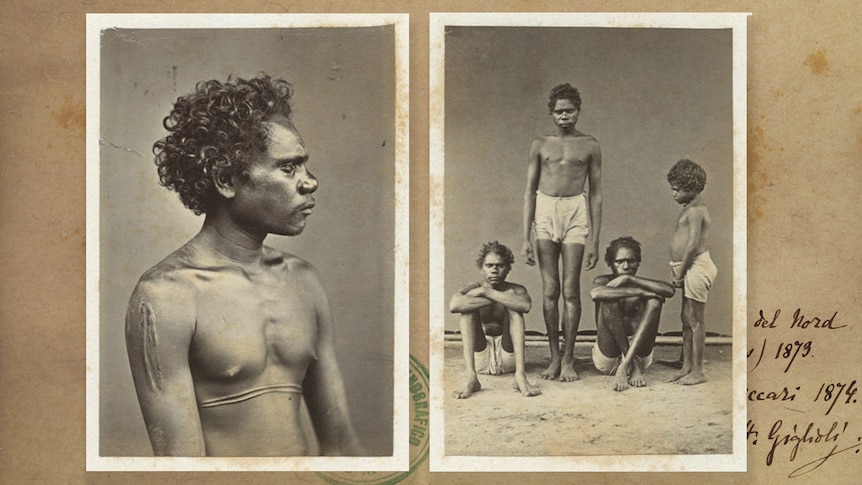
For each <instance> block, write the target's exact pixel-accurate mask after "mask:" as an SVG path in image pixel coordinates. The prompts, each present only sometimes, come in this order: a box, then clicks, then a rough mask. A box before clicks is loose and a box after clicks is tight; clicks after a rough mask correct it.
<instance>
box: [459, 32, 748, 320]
mask: <svg viewBox="0 0 862 485" xmlns="http://www.w3.org/2000/svg"><path fill="white" fill-rule="evenodd" d="M445 48H446V61H445V62H446V66H445V73H446V74H445V75H446V78H445V83H446V84H445V93H446V95H445V96H446V106H445V110H446V115H445V116H446V118H445V123H446V125H445V160H446V161H445V180H444V183H445V231H446V235H445V244H446V253H445V257H446V278H445V279H446V281H445V285H446V289H445V291H446V298H447V299H448V297H449V295H452V294H453V293H454V292H455V291H457V289H458V288H459V287H460V286H461V285H463V284H464V283H466V282H468V281H475V280H477V279H479V277H480V275H479V272H478V269H477V268H476V266H475V263H474V261H475V259H476V255H477V252H478V249H479V248H480V247H481V244H482V243H483V242H485V241H489V240H495V239H496V240H499V241H500V242H502V243H503V244H506V245H508V246H509V247H511V248H512V250H513V251H515V259H516V262H515V266H514V267H513V270H512V272H511V273H510V276H509V280H510V281H515V282H518V283H521V284H524V285H525V286H526V287H527V290H528V291H529V293H530V295H531V297H532V299H533V310H532V311H531V312H530V313H529V314H528V315H527V318H526V324H527V329H528V330H535V331H540V332H542V333H545V325H544V321H543V319H542V283H541V277H540V275H539V270H538V266H536V267H529V266H526V265H525V264H524V263H523V256H522V253H521V247H522V237H521V231H522V229H521V227H522V208H523V195H524V189H525V186H526V173H527V155H528V152H529V148H530V143H531V141H532V140H533V139H534V138H535V137H536V136H540V135H544V134H552V133H554V131H555V127H554V125H553V122H552V120H551V117H550V115H549V114H548V108H547V100H548V94H549V93H550V90H551V88H552V87H553V86H555V85H556V84H560V83H564V82H570V83H571V84H572V85H574V86H575V87H577V88H578V89H579V90H580V92H581V98H582V106H581V114H580V119H579V121H578V124H577V128H578V129H579V130H580V131H582V132H584V133H587V134H590V135H593V136H594V137H595V138H596V139H597V140H598V141H599V143H600V144H601V148H602V198H603V214H602V228H601V237H600V245H599V248H600V255H599V257H600V261H599V263H598V264H597V265H596V268H595V269H593V270H591V271H584V272H583V273H582V277H581V295H582V297H581V302H582V305H583V313H582V316H581V325H580V330H594V329H595V317H594V308H593V304H592V302H591V301H590V299H589V288H590V287H591V286H592V279H593V278H594V277H596V276H598V275H601V274H605V273H609V272H610V270H609V269H608V267H607V266H606V265H605V263H604V260H603V258H604V251H605V248H607V245H608V243H609V242H610V241H611V240H613V239H615V238H617V237H619V236H626V235H631V236H633V237H634V238H635V239H637V240H639V241H640V242H641V245H642V250H643V262H642V264H641V268H640V271H639V273H638V274H639V275H641V276H645V277H650V278H656V279H665V280H668V279H669V271H670V270H669V266H668V261H669V245H670V236H671V234H672V231H673V229H674V225H675V223H676V218H677V217H678V215H679V212H680V208H681V207H680V206H679V205H678V204H676V202H674V201H673V199H672V198H671V193H670V189H669V186H668V183H667V179H666V176H667V171H668V170H669V169H670V167H671V166H672V165H673V164H674V163H675V162H676V161H677V160H679V159H681V158H691V159H693V160H694V161H696V162H698V163H699V164H700V165H701V166H702V167H703V168H704V169H705V170H706V172H707V185H706V188H705V190H704V192H703V197H704V200H705V201H706V204H707V206H708V208H709V211H710V215H711V216H712V230H711V234H710V241H709V249H710V252H711V254H712V258H713V260H714V261H715V263H716V265H717V266H718V270H719V275H718V279H717V280H716V282H715V286H714V287H713V289H712V291H711V293H710V295H709V301H708V303H707V305H706V317H705V318H706V330H707V331H708V332H719V333H722V334H726V335H730V333H731V328H732V314H731V310H732V294H731V290H732V262H733V232H732V216H733V214H732V209H733V197H732V187H733V185H732V177H733V132H732V128H733V125H732V123H733V113H732V65H731V31H730V30H729V29H726V30H692V29H655V28H650V29H617V28H575V27H569V28H551V27H455V26H449V27H447V31H446V46H445ZM742 249H744V248H742ZM681 300H682V298H681V297H680V296H676V297H674V298H673V299H672V300H669V301H668V303H667V304H666V306H665V308H664V311H663V314H662V323H661V326H660V329H659V330H660V331H661V332H668V331H679V330H680V329H681V324H680V320H679V311H680V305H681ZM457 328H458V322H457V319H456V318H455V317H454V316H451V315H448V316H447V318H446V329H447V330H456V329H457Z"/></svg>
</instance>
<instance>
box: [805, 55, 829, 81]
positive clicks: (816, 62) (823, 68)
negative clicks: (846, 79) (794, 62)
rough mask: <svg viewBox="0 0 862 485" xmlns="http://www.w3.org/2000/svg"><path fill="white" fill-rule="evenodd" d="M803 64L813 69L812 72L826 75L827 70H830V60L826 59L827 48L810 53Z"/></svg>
mask: <svg viewBox="0 0 862 485" xmlns="http://www.w3.org/2000/svg"><path fill="white" fill-rule="evenodd" d="M803 64H805V65H806V66H808V68H809V69H811V73H812V74H816V75H819V76H823V75H825V74H826V72H827V71H829V61H827V60H826V49H817V50H816V51H814V52H812V53H811V54H808V57H806V58H805V61H804V62H803Z"/></svg>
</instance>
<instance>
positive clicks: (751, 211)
mask: <svg viewBox="0 0 862 485" xmlns="http://www.w3.org/2000/svg"><path fill="white" fill-rule="evenodd" d="M772 151H773V148H772V147H770V146H769V145H768V144H767V143H766V137H765V135H764V132H763V128H761V127H760V126H759V125H754V126H752V127H751V128H750V129H749V132H748V222H749V224H753V223H755V222H757V221H758V220H760V219H761V218H762V217H763V214H764V213H763V207H764V206H765V205H766V202H767V197H766V195H765V194H764V190H763V189H764V188H766V187H770V186H772V182H771V181H770V179H769V174H768V173H767V172H766V170H764V169H763V165H764V164H763V154H764V152H772Z"/></svg>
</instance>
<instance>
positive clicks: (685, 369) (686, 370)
mask: <svg viewBox="0 0 862 485" xmlns="http://www.w3.org/2000/svg"><path fill="white" fill-rule="evenodd" d="M689 373H691V367H685V366H683V367H682V368H681V369H680V371H679V372H677V373H676V374H674V375H673V377H671V378H670V379H668V380H667V381H668V382H676V381H678V380H680V379H682V378H683V377H685V376H687V375H688V374H689Z"/></svg>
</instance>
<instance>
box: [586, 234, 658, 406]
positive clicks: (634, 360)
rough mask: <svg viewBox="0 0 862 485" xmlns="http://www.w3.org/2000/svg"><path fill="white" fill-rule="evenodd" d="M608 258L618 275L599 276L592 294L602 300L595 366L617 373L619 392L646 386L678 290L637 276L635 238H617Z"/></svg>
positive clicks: (638, 249) (599, 302) (638, 250)
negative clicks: (665, 313) (668, 305)
mask: <svg viewBox="0 0 862 485" xmlns="http://www.w3.org/2000/svg"><path fill="white" fill-rule="evenodd" d="M605 262H606V263H607V265H608V267H610V269H611V271H612V273H611V274H607V275H602V276H597V277H596V279H595V280H594V281H593V289H592V291H590V296H591V297H592V299H593V301H594V302H595V303H596V343H595V345H594V346H593V355H592V357H593V365H595V367H596V369H597V370H598V371H599V372H603V373H605V374H612V375H613V376H614V390H616V391H624V390H626V389H628V388H629V385H632V386H635V387H643V386H646V378H645V377H644V371H645V370H646V368H647V367H649V366H650V364H652V361H653V347H654V346H655V338H656V334H657V332H658V326H659V323H660V321H661V309H662V305H663V304H664V301H665V298H670V297H672V296H673V294H674V289H673V287H672V286H671V285H670V284H669V283H666V282H664V281H658V280H652V279H648V278H643V277H641V276H638V275H637V272H638V268H639V267H640V264H641V245H640V243H639V242H638V241H636V240H635V239H634V238H631V237H621V238H617V239H614V240H613V241H611V243H610V245H609V246H608V249H607V252H606V253H605Z"/></svg>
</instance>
